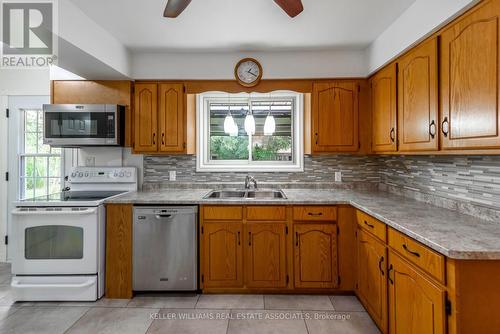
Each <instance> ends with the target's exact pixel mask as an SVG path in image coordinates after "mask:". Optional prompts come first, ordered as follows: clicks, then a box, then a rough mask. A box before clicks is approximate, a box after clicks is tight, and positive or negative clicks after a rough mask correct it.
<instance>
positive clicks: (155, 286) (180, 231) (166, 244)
mask: <svg viewBox="0 0 500 334" xmlns="http://www.w3.org/2000/svg"><path fill="white" fill-rule="evenodd" d="M197 216H198V207H196V206H178V207H135V208H134V228H133V289H134V290H135V291H194V290H197V289H198V281H197V269H198V261H197V259H198V251H197V245H198V241H197V221H198V219H197Z"/></svg>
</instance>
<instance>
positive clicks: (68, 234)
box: [24, 225, 83, 260]
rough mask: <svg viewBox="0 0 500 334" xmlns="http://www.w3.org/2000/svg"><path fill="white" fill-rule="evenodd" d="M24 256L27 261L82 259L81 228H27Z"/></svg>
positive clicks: (51, 226) (53, 226)
mask: <svg viewBox="0 0 500 334" xmlns="http://www.w3.org/2000/svg"><path fill="white" fill-rule="evenodd" d="M24 256H25V258H26V259H28V260H45V259H47V260H50V259H82V258H83V228H81V227H74V226H55V225H49V226H36V227H30V228H27V229H26V230H25V246H24Z"/></svg>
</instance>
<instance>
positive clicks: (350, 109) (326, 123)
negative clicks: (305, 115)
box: [312, 82, 359, 152]
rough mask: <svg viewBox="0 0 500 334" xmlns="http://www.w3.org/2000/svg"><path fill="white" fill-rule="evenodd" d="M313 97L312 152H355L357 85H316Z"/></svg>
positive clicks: (357, 139)
mask: <svg viewBox="0 0 500 334" xmlns="http://www.w3.org/2000/svg"><path fill="white" fill-rule="evenodd" d="M312 98H313V100H312V105H313V114H312V116H313V126H314V130H313V134H314V137H313V139H312V143H313V152H356V151H358V150H359V136H358V85H357V84H356V83H355V82H333V83H316V84H314V86H313V97H312Z"/></svg>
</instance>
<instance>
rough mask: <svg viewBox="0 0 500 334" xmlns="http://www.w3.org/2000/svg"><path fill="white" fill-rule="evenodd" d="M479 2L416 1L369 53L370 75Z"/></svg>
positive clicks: (375, 43)
mask: <svg viewBox="0 0 500 334" xmlns="http://www.w3.org/2000/svg"><path fill="white" fill-rule="evenodd" d="M477 2H478V0H417V1H415V3H414V4H413V5H411V6H410V7H409V8H408V9H407V10H406V11H405V12H404V13H403V14H402V15H401V16H400V17H399V18H398V19H397V20H396V21H394V23H393V24H392V25H390V26H389V28H387V29H386V30H385V31H384V32H383V33H382V34H381V35H380V36H379V37H378V38H377V39H376V40H375V41H374V42H373V43H372V44H371V45H370V46H369V47H368V48H367V50H366V63H367V69H368V71H367V74H371V73H373V72H375V71H376V70H377V69H379V68H380V67H382V66H383V65H385V64H386V63H387V62H389V61H390V60H391V59H393V58H394V57H396V56H397V55H399V54H401V53H402V52H403V51H405V50H406V49H409V48H410V47H411V46H412V45H414V44H416V43H418V42H419V41H421V40H423V39H424V38H425V37H426V36H428V35H430V34H431V33H432V32H434V31H436V30H438V29H439V28H440V27H442V26H444V25H445V24H446V23H447V22H449V21H451V20H452V19H453V18H455V17H456V16H458V15H459V14H460V13H462V12H464V11H465V10H466V9H468V8H470V7H471V6H472V5H474V4H475V3H477Z"/></svg>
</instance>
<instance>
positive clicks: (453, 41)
mask: <svg viewBox="0 0 500 334" xmlns="http://www.w3.org/2000/svg"><path fill="white" fill-rule="evenodd" d="M499 15H500V2H499V1H485V2H484V4H483V5H482V6H480V7H479V8H478V9H476V10H474V11H472V12H471V14H468V15H466V16H465V17H464V18H463V19H462V20H460V21H459V22H457V23H456V24H454V25H453V26H451V27H450V28H449V29H447V30H446V31H445V32H443V34H442V37H441V41H442V42H441V43H442V48H441V94H442V96H441V103H442V105H441V109H442V113H441V122H442V129H441V140H442V148H443V149H474V148H498V147H500V133H499V131H500V111H499V105H500V101H499V89H500V84H499V50H498V47H499V37H500V31H499V29H500V22H499Z"/></svg>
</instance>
